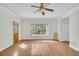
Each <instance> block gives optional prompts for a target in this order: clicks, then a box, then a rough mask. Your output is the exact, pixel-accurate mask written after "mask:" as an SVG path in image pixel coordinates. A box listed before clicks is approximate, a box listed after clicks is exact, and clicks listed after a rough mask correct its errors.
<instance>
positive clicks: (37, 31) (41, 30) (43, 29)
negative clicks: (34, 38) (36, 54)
mask: <svg viewBox="0 0 79 59" xmlns="http://www.w3.org/2000/svg"><path fill="white" fill-rule="evenodd" d="M47 27H48V25H47V24H31V33H32V35H46V34H47Z"/></svg>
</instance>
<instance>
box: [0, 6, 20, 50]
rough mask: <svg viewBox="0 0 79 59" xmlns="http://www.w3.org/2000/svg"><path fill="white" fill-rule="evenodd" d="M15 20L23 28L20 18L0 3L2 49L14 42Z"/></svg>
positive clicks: (0, 44)
mask: <svg viewBox="0 0 79 59" xmlns="http://www.w3.org/2000/svg"><path fill="white" fill-rule="evenodd" d="M13 21H15V22H17V23H19V24H20V27H19V28H21V23H20V18H19V17H18V16H17V15H15V14H13V13H12V12H11V11H9V10H8V9H7V8H5V7H3V6H2V5H0V51H2V50H4V49H6V48H7V47H9V46H11V45H12V44H13V35H12V34H13V29H12V28H13ZM19 31H21V30H19ZM19 35H20V34H19ZM19 38H20V39H21V37H20V36H19Z"/></svg>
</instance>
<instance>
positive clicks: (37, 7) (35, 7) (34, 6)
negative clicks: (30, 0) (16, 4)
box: [31, 5, 39, 8]
mask: <svg viewBox="0 0 79 59" xmlns="http://www.w3.org/2000/svg"><path fill="white" fill-rule="evenodd" d="M31 7H35V8H39V7H38V6H34V5H31Z"/></svg>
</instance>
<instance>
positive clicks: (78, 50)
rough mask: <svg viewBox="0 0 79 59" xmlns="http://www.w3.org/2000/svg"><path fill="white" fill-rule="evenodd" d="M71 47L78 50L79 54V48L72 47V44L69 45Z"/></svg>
mask: <svg viewBox="0 0 79 59" xmlns="http://www.w3.org/2000/svg"><path fill="white" fill-rule="evenodd" d="M69 47H71V48H72V49H74V50H76V51H78V52H79V49H78V48H75V47H74V46H72V45H71V44H70V45H69Z"/></svg>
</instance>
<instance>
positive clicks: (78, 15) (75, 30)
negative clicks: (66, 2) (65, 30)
mask: <svg viewBox="0 0 79 59" xmlns="http://www.w3.org/2000/svg"><path fill="white" fill-rule="evenodd" d="M69 16H70V47H72V48H74V49H76V50H78V51H79V6H78V8H76V9H75V10H74V11H72V13H71V14H70V15H69Z"/></svg>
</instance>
